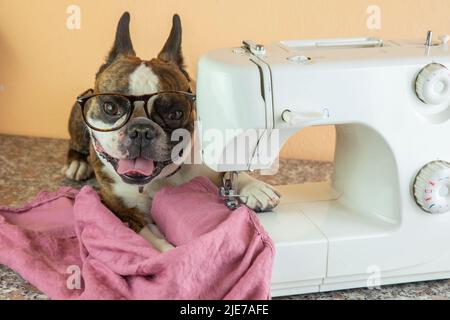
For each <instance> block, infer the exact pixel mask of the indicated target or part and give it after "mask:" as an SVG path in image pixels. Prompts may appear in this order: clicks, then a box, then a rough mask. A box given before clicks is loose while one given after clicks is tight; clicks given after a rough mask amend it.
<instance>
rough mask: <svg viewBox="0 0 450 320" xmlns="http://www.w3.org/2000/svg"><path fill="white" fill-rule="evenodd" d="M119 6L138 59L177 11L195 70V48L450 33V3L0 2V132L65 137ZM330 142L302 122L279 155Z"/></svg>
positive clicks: (319, 152)
mask: <svg viewBox="0 0 450 320" xmlns="http://www.w3.org/2000/svg"><path fill="white" fill-rule="evenodd" d="M69 5H77V6H79V7H80V9H81V29H79V30H69V29H68V28H67V27H66V21H67V18H68V17H69V14H68V13H67V12H66V11H67V8H68V6H69ZM370 5H377V6H379V7H380V9H381V29H379V30H369V29H368V28H367V23H366V21H367V19H368V17H369V14H368V13H367V8H368V7H369V6H370ZM125 10H128V11H130V13H131V15H132V22H131V32H132V39H133V42H134V47H135V49H136V51H137V53H138V54H139V55H140V56H141V57H144V58H151V57H154V56H155V55H156V54H157V53H158V51H159V50H160V48H161V46H162V44H163V42H164V40H165V39H166V37H167V34H168V32H169V29H170V23H171V16H172V14H173V13H175V12H177V13H179V14H180V15H181V18H182V23H183V28H184V30H183V31H184V39H183V51H184V55H185V58H186V62H187V65H188V67H189V71H190V72H191V74H192V75H194V76H195V72H196V63H197V61H198V58H199V56H200V55H201V54H202V53H204V52H205V51H207V50H210V49H214V48H221V47H230V46H238V45H239V44H240V43H241V40H242V39H254V40H256V41H258V42H262V43H270V42H273V41H276V40H282V39H300V38H305V39H306V38H319V37H346V36H360V35H368V36H380V37H383V38H420V39H422V38H423V39H424V38H425V33H426V31H427V30H428V29H433V31H434V32H435V34H443V33H450V1H449V0H402V1H400V0H370V1H367V0H314V1H312V0H248V1H246V0H95V1H92V0H71V1H66V0H0V133H7V134H19V135H32V136H43V137H57V138H67V137H68V133H67V129H66V127H67V118H68V115H69V111H70V108H71V105H72V104H73V101H74V99H75V97H76V95H77V94H79V93H81V91H83V90H84V89H87V88H89V87H91V86H92V85H93V80H94V74H95V72H96V71H97V68H98V67H99V66H100V64H101V63H102V61H103V59H104V56H105V55H106V53H107V51H108V50H109V48H110V46H111V44H112V41H113V37H114V30H115V26H116V23H117V20H118V18H119V16H120V15H121V13H122V12H123V11H125ZM333 148H334V131H333V128H332V127H323V128H309V129H306V130H304V131H302V132H301V133H299V134H298V135H297V136H296V137H295V138H294V139H291V141H290V142H289V144H288V145H287V146H286V148H284V150H283V155H284V156H287V157H296V158H303V159H315V160H330V159H332V155H333Z"/></svg>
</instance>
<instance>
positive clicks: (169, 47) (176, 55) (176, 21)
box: [158, 14, 189, 78]
mask: <svg viewBox="0 0 450 320" xmlns="http://www.w3.org/2000/svg"><path fill="white" fill-rule="evenodd" d="M158 58H159V59H161V60H162V61H165V62H173V63H175V64H176V65H177V66H178V67H179V68H180V69H181V71H182V72H183V73H184V74H185V75H186V76H187V77H188V78H189V75H188V74H187V72H186V71H185V69H184V59H183V54H182V53H181V20H180V16H179V15H178V14H174V15H173V18H172V30H170V34H169V37H168V38H167V40H166V43H165V44H164V47H163V48H162V50H161V52H160V53H159V54H158Z"/></svg>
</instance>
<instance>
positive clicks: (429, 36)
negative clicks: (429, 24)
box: [425, 30, 433, 47]
mask: <svg viewBox="0 0 450 320" xmlns="http://www.w3.org/2000/svg"><path fill="white" fill-rule="evenodd" d="M425 45H426V46H427V47H431V46H432V45H433V31H431V30H429V31H428V32H427V38H426V40H425Z"/></svg>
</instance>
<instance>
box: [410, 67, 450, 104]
mask: <svg viewBox="0 0 450 320" xmlns="http://www.w3.org/2000/svg"><path fill="white" fill-rule="evenodd" d="M416 93H417V96H418V97H419V99H420V100H421V101H422V102H424V103H426V104H431V105H438V104H441V103H444V102H446V101H447V100H448V99H449V97H450V72H449V70H448V69H447V68H446V67H445V66H444V65H442V64H439V63H430V64H429V65H427V66H426V67H424V68H423V69H422V70H421V71H420V72H419V74H418V75H417V79H416Z"/></svg>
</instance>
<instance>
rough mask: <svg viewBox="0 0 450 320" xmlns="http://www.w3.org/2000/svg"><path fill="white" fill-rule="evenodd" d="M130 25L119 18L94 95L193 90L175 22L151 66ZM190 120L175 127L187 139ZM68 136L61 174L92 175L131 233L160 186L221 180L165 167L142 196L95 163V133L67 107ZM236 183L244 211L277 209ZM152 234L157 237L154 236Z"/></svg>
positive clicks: (268, 193)
mask: <svg viewBox="0 0 450 320" xmlns="http://www.w3.org/2000/svg"><path fill="white" fill-rule="evenodd" d="M129 19H130V17H129V14H128V13H124V14H123V16H122V18H121V19H120V21H119V24H118V27H117V32H116V39H115V43H114V46H113V48H112V49H111V51H110V53H109V55H108V57H107V60H106V62H105V64H103V65H102V66H101V67H100V69H99V71H98V73H97V75H96V81H95V87H94V90H95V92H97V93H123V94H134V95H142V94H145V93H147V94H148V93H153V92H154V91H155V89H156V90H158V91H162V90H179V91H189V90H193V89H194V88H191V80H190V77H189V75H188V74H187V72H186V71H185V69H184V65H183V58H182V54H181V23H180V20H179V17H178V16H177V15H175V16H174V18H173V26H172V30H171V33H170V35H169V38H168V39H167V41H166V44H165V45H164V47H163V49H162V50H161V52H160V53H159V55H158V57H157V58H155V59H152V60H150V61H144V60H141V59H140V58H138V57H136V54H135V52H134V49H133V46H132V43H131V38H130V34H129ZM139 68H141V69H139ZM139 72H142V74H139ZM136 73H138V74H136ZM133 74H134V76H133ZM140 76H147V77H150V78H151V79H150V78H145V77H144V78H143V79H139V78H138V79H137V81H138V82H137V83H138V85H135V84H133V83H132V82H133V81H135V80H136V79H134V80H133V77H140ZM155 78H157V83H155ZM141 80H142V81H141ZM139 81H140V82H139ZM133 86H135V87H133ZM133 91H134V92H133ZM211 107H213V106H211ZM189 114H190V117H189V118H188V119H185V121H184V122H183V123H182V124H180V126H179V127H183V128H186V129H188V130H189V131H190V132H191V133H192V132H193V128H194V121H195V110H192V112H189ZM133 117H145V113H144V111H143V108H137V109H135V112H134V114H133ZM69 133H70V137H71V139H70V146H69V151H68V156H67V165H66V166H65V168H64V169H63V171H64V173H65V175H66V176H67V177H68V178H72V179H76V180H83V179H87V178H88V177H89V176H90V175H91V174H92V169H93V171H94V173H95V176H96V179H97V181H98V184H99V187H100V193H101V197H102V200H103V202H104V203H105V204H106V205H107V206H108V207H109V209H111V211H112V212H114V213H115V214H116V215H117V216H118V217H119V218H120V219H121V220H122V221H124V222H126V223H128V225H129V227H130V228H132V229H133V230H135V231H136V232H139V231H141V230H142V229H143V227H144V226H145V225H146V224H147V223H149V222H151V219H149V215H148V208H149V205H150V202H151V199H152V197H153V195H154V193H155V192H157V191H158V190H159V189H160V188H161V187H162V186H165V185H179V184H181V183H184V182H187V181H189V180H190V179H191V178H193V177H195V176H199V175H204V176H207V177H209V178H210V179H211V180H212V181H213V182H214V183H216V184H217V185H219V184H220V183H221V175H220V174H217V173H215V172H212V171H211V170H209V169H207V168H206V167H205V166H203V165H183V166H182V167H181V169H180V170H178V171H177V172H176V173H175V174H174V175H171V173H173V172H174V171H175V169H176V168H177V167H176V166H175V165H169V166H168V167H166V168H165V169H164V170H163V172H161V173H160V174H159V176H158V177H157V178H155V179H154V180H152V181H151V182H150V183H148V185H146V186H145V189H144V193H139V190H138V187H137V186H134V185H126V184H125V183H124V182H123V181H120V178H119V177H118V175H117V174H116V172H114V170H112V169H111V168H110V167H109V166H108V164H107V163H106V162H105V161H104V160H102V159H101V158H100V157H99V155H98V154H97V151H96V150H95V148H94V143H92V142H93V141H92V135H95V134H96V133H95V132H93V131H92V130H91V129H89V128H88V127H87V126H86V125H85V123H84V121H83V119H82V114H81V108H80V107H79V105H78V104H75V105H74V106H73V107H72V111H71V114H70V119H69ZM88 163H89V164H90V166H89V165H88ZM91 168H92V169H91ZM169 176H170V177H169ZM239 183H240V185H241V186H242V187H241V190H240V191H241V193H243V194H246V195H247V196H248V199H247V205H248V206H250V207H252V208H254V209H260V210H264V209H269V208H272V207H274V206H276V205H277V204H278V201H279V195H278V194H277V193H276V192H275V191H274V190H273V189H272V188H270V187H269V186H267V185H265V184H263V183H262V182H259V181H256V180H254V179H252V178H250V177H248V176H246V175H242V177H240V180H239ZM155 232H156V233H157V231H155ZM149 233H151V232H149V230H145V232H143V234H144V237H146V238H147V239H148V238H150V239H148V240H149V241H150V242H151V243H152V244H154V245H155V246H156V247H159V249H160V250H166V249H167V246H164V245H162V246H161V245H160V244H158V243H155V242H158V241H159V240H160V239H158V237H155V236H154V234H151V235H150V236H149V235H148V234H149ZM155 239H156V240H155Z"/></svg>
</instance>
